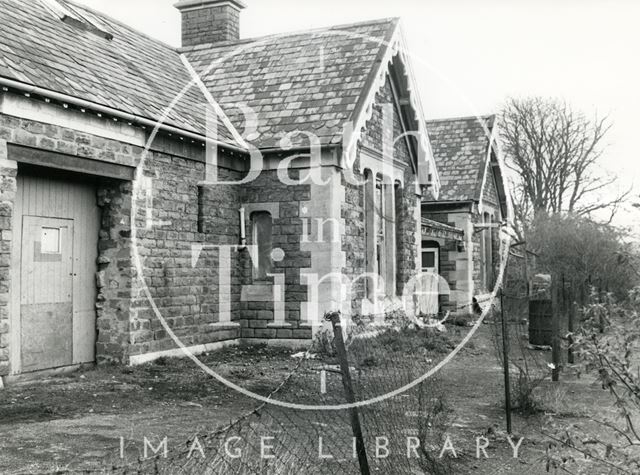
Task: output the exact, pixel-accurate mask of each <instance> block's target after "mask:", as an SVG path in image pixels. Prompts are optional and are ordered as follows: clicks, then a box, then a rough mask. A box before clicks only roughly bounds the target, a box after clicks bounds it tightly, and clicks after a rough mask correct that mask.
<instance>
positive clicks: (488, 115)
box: [426, 113, 496, 124]
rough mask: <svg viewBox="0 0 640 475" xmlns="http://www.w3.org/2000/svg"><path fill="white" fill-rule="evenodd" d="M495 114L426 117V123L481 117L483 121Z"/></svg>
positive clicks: (459, 120) (490, 118)
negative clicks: (440, 117)
mask: <svg viewBox="0 0 640 475" xmlns="http://www.w3.org/2000/svg"><path fill="white" fill-rule="evenodd" d="M495 117H496V114H495V113H494V114H484V115H468V116H459V117H444V118H442V119H428V120H427V121H426V122H427V124H433V123H436V122H462V121H464V120H476V121H477V120H478V119H482V120H485V121H488V120H492V119H495Z"/></svg>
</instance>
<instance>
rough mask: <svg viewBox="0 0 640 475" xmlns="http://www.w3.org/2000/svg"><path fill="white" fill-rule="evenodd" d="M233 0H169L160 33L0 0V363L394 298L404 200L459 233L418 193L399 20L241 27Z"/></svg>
mask: <svg viewBox="0 0 640 475" xmlns="http://www.w3.org/2000/svg"><path fill="white" fill-rule="evenodd" d="M243 7H244V5H243V4H242V2H241V1H239V0H224V1H223V0H183V1H180V2H179V3H178V4H177V8H178V9H179V10H180V12H181V14H182V30H183V47H182V48H181V49H178V50H176V49H175V48H173V47H170V46H167V45H165V44H163V43H161V42H158V41H156V40H153V39H151V38H149V37H147V36H145V35H143V34H141V33H139V32H137V31H135V30H133V29H131V28H130V27H128V26H126V25H124V24H122V23H120V22H118V21H116V20H113V19H111V18H109V17H107V16H105V15H103V14H101V13H99V12H96V11H92V10H89V9H87V8H85V7H81V6H79V5H76V4H75V3H71V2H67V1H64V0H33V1H29V2H23V1H19V0H0V25H2V31H3V34H2V35H1V36H0V88H1V90H0V247H1V259H0V297H1V298H0V377H7V376H8V377H11V376H13V375H19V374H21V373H26V372H36V371H40V370H48V369H51V368H64V367H74V366H77V365H80V364H84V363H92V362H96V361H97V362H102V361H116V362H122V363H125V364H137V363H142V362H145V361H150V360H152V359H154V358H157V357H159V356H163V355H166V356H171V355H179V354H181V351H182V350H181V349H180V348H179V347H178V342H180V345H182V346H184V347H186V348H189V349H190V350H191V351H192V352H194V353H199V352H203V351H209V350H212V349H215V348H219V347H221V346H224V345H229V344H236V343H238V342H240V341H246V342H256V341H260V342H280V343H282V344H293V345H298V344H301V343H303V342H308V341H309V339H310V338H311V337H312V334H313V332H314V330H315V329H317V328H318V326H319V325H320V323H319V320H320V318H321V317H322V315H323V313H324V312H326V311H328V310H336V309H341V310H342V311H343V312H345V313H346V314H349V313H356V312H357V313H363V312H364V313H366V312H380V311H384V310H385V309H386V308H387V307H386V304H387V303H390V304H394V302H395V303H396V304H397V302H398V300H399V298H400V297H401V296H402V295H403V291H404V287H405V284H407V283H408V282H409V281H411V279H412V277H413V276H414V275H415V274H416V272H417V271H418V270H419V253H420V246H421V240H422V239H423V238H422V236H421V227H424V223H422V216H421V212H422V213H425V211H426V212H427V216H425V217H430V219H433V220H437V221H445V222H446V223H447V224H452V225H453V227H451V226H446V225H436V224H433V227H434V228H435V227H438V226H441V227H442V229H443V230H444V231H443V233H444V234H443V238H442V239H441V240H442V248H443V250H444V249H445V248H447V246H448V244H447V242H448V240H449V237H450V236H452V239H453V241H455V240H456V239H458V237H459V231H458V229H457V228H462V229H464V231H465V233H466V232H467V230H468V228H467V227H465V226H466V225H465V223H464V222H462V221H459V220H457V218H452V216H453V214H450V215H449V217H446V216H443V215H442V214H437V213H431V211H429V210H430V208H429V203H424V204H423V208H422V210H421V202H422V195H423V193H428V194H429V196H431V197H434V198H437V196H438V193H439V187H440V184H439V175H438V170H437V168H436V166H435V163H434V160H433V155H432V153H431V147H430V145H429V143H428V139H427V134H426V131H425V126H426V122H425V120H424V115H423V112H422V109H421V100H420V98H419V97H418V95H417V94H418V88H417V87H416V85H415V84H413V79H412V77H413V76H412V73H411V64H410V62H409V61H408V60H407V57H406V55H405V54H404V52H403V51H404V50H403V42H402V33H401V29H400V26H399V23H398V20H397V19H390V20H379V21H370V22H366V23H360V24H354V25H346V26H336V27H333V28H325V29H319V30H313V31H307V32H300V33H290V34H282V35H273V36H269V37H264V38H255V39H240V38H239V21H240V12H241V10H242V9H243ZM436 138H437V136H436ZM449 183H450V182H449ZM452 199H453V198H452ZM494 205H495V206H494V208H492V209H494V211H495V213H497V212H498V210H499V206H498V205H499V203H494ZM459 206H460V207H463V204H462V203H461V204H460V205H459ZM464 206H469V207H470V208H469V209H470V210H471V209H473V212H471V211H470V212H469V219H475V216H476V214H477V213H478V211H477V210H476V208H477V204H476V205H475V206H476V208H473V206H474V205H472V204H468V205H467V204H464ZM440 209H442V208H440ZM488 209H489V208H483V210H488ZM484 212H485V211H482V213H484ZM486 212H489V213H491V212H490V211H486ZM432 214H433V216H432ZM500 216H501V215H498V214H494V219H495V220H499V219H500ZM465 236H468V235H467V234H465ZM439 239H440V238H439ZM465 239H468V238H465ZM474 239H476V237H474ZM474 242H475V241H474ZM474 245H475V244H474ZM447 249H448V248H447ZM468 249H469V248H468ZM450 255H451V256H452V258H453V255H454V253H451V254H450ZM456 266H457V261H456V263H455V265H454V267H456ZM443 269H444V266H443ZM456 271H457V267H456V268H454V269H452V270H451V272H452V273H453V272H456ZM452 275H453V274H452ZM376 276H379V277H380V278H377V277H376ZM460 286H461V285H460Z"/></svg>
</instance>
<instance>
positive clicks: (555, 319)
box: [551, 282, 561, 381]
mask: <svg viewBox="0 0 640 475" xmlns="http://www.w3.org/2000/svg"><path fill="white" fill-rule="evenodd" d="M558 294H559V288H558V283H557V282H553V285H552V286H551V312H552V317H551V318H552V322H551V362H552V364H553V369H552V371H551V380H552V381H558V380H559V378H560V347H561V340H560V309H559V308H558V307H559V306H558Z"/></svg>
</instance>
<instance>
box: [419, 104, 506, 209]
mask: <svg viewBox="0 0 640 475" xmlns="http://www.w3.org/2000/svg"><path fill="white" fill-rule="evenodd" d="M493 123H494V116H487V117H480V118H478V117H462V118H456V119H442V120H431V121H427V131H428V133H429V139H430V140H431V147H432V149H433V156H434V159H435V162H436V166H437V167H438V173H439V175H440V185H441V188H440V196H439V200H440V201H472V200H476V201H477V200H479V199H480V193H481V191H482V190H481V188H482V177H483V173H484V169H485V163H486V162H485V161H486V159H487V152H488V150H489V144H490V134H491V130H492V128H493ZM485 127H486V128H485ZM487 132H488V134H487Z"/></svg>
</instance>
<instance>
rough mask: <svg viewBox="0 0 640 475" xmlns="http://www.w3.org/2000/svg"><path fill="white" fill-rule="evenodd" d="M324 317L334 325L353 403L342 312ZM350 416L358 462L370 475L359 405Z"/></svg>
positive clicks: (344, 381) (346, 391)
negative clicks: (343, 335)
mask: <svg viewBox="0 0 640 475" xmlns="http://www.w3.org/2000/svg"><path fill="white" fill-rule="evenodd" d="M324 318H325V320H328V321H330V322H331V326H332V327H333V336H334V338H335V344H336V353H337V354H338V362H339V363H340V372H341V373H342V386H343V387H344V394H345V398H346V400H347V403H348V404H353V403H355V402H356V397H355V393H354V392H353V383H352V382H351V373H350V371H349V359H348V358H347V349H346V348H345V345H344V338H343V337H342V324H341V322H340V312H330V313H327V314H325V316H324ZM349 417H350V419H351V430H352V432H353V437H354V438H355V439H356V452H357V454H358V463H359V464H360V473H361V474H362V475H369V473H370V472H369V461H368V460H367V451H366V448H365V445H364V437H363V436H362V427H361V426H360V416H359V415H358V408H357V407H355V406H352V407H350V408H349Z"/></svg>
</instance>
